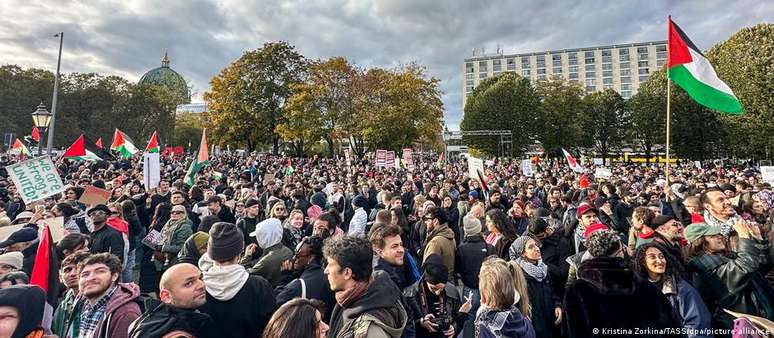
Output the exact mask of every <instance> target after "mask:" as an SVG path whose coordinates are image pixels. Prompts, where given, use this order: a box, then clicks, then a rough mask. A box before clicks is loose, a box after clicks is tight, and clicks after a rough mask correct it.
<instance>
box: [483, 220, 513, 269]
mask: <svg viewBox="0 0 774 338" xmlns="http://www.w3.org/2000/svg"><path fill="white" fill-rule="evenodd" d="M486 228H487V230H489V235H488V236H487V237H486V242H487V243H488V244H491V245H492V246H494V247H495V251H496V252H497V256H498V257H500V258H502V259H505V260H508V259H509V256H508V250H509V249H510V248H511V244H512V243H513V241H514V240H516V237H518V235H517V234H516V231H515V230H514V229H513V224H512V223H511V220H510V219H509V218H508V216H507V215H506V214H505V212H503V211H502V210H500V209H492V210H489V211H487V212H486Z"/></svg>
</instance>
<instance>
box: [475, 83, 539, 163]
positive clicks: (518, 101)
mask: <svg viewBox="0 0 774 338" xmlns="http://www.w3.org/2000/svg"><path fill="white" fill-rule="evenodd" d="M539 109H540V101H539V100H538V97H537V94H536V93H535V90H534V89H533V88H532V85H531V84H530V82H529V79H525V78H523V77H521V76H520V75H517V74H516V73H513V72H505V73H501V74H500V75H497V76H494V77H491V78H488V79H486V80H484V81H482V82H481V84H479V85H478V86H477V87H476V88H475V89H474V90H473V92H472V93H471V94H470V96H468V98H467V102H466V104H465V112H464V114H463V116H462V123H460V130H462V131H475V130H502V129H505V130H510V131H511V132H512V133H513V134H512V142H513V143H512V154H520V153H523V152H524V151H525V150H526V148H527V146H528V145H529V144H530V143H531V142H532V140H533V138H534V132H533V131H534V122H535V116H536V114H537V113H538V111H539ZM463 141H464V142H465V144H466V145H468V147H470V148H472V149H474V150H477V151H481V152H484V153H487V154H492V155H494V154H498V151H497V149H498V140H497V139H495V138H493V137H491V136H463ZM512 154H506V155H512Z"/></svg>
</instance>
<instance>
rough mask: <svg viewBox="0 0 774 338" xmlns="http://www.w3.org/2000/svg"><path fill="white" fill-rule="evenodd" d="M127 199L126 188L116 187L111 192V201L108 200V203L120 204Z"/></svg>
mask: <svg viewBox="0 0 774 338" xmlns="http://www.w3.org/2000/svg"><path fill="white" fill-rule="evenodd" d="M126 198H127V196H126V195H124V188H123V187H115V188H113V190H111V191H110V199H108V203H119V202H122V201H123V200H125V199H126Z"/></svg>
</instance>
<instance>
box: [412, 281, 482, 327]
mask: <svg viewBox="0 0 774 338" xmlns="http://www.w3.org/2000/svg"><path fill="white" fill-rule="evenodd" d="M429 293H430V290H429V289H428V288H427V283H426V282H425V280H424V279H420V280H419V283H416V284H414V285H412V286H411V290H409V291H408V293H407V294H409V295H410V296H411V298H413V299H412V303H414V304H417V305H418V306H419V307H418V310H419V311H417V313H415V314H414V317H413V318H414V320H418V319H421V318H423V317H425V316H426V315H428V314H433V315H434V316H436V317H438V315H439V313H440V311H441V310H439V309H438V308H437V307H438V306H439V304H443V305H444V307H445V309H444V310H443V311H444V312H445V313H446V316H447V318H448V319H450V320H451V325H452V326H453V327H454V331H455V332H460V331H461V330H462V327H463V325H464V323H465V320H466V319H467V318H468V314H467V313H459V312H458V310H459V308H460V306H461V305H462V297H460V293H459V291H458V290H457V287H456V286H455V285H454V284H452V283H446V286H445V287H444V289H443V293H442V294H441V295H440V296H439V301H438V302H436V303H431V302H430V301H429V299H428V294H429ZM440 297H444V298H443V302H440ZM416 330H417V337H433V338H434V337H443V335H442V334H441V333H440V332H436V333H431V332H429V331H428V330H427V329H425V328H424V327H423V326H421V325H417V326H416Z"/></svg>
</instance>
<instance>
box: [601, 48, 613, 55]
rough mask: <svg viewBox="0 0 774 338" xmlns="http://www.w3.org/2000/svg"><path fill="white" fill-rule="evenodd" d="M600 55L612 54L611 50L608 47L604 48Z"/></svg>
mask: <svg viewBox="0 0 774 338" xmlns="http://www.w3.org/2000/svg"><path fill="white" fill-rule="evenodd" d="M602 56H613V52H612V51H611V50H609V49H605V50H603V51H602Z"/></svg>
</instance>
